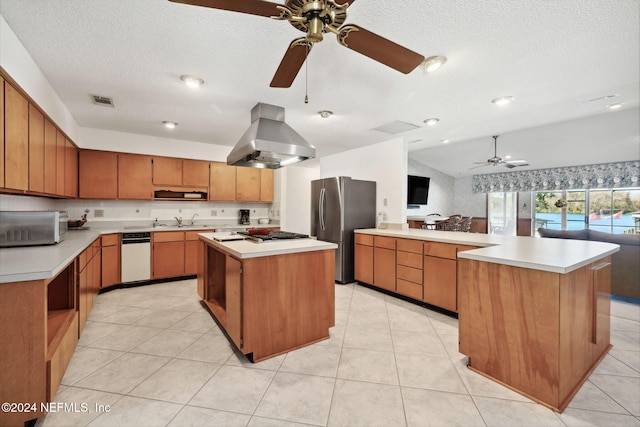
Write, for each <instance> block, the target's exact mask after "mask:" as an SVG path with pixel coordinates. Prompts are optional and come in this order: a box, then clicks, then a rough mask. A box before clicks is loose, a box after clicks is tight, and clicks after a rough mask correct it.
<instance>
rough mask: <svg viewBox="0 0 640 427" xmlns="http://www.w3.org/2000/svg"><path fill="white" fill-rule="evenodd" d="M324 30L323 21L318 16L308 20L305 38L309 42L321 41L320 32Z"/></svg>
mask: <svg viewBox="0 0 640 427" xmlns="http://www.w3.org/2000/svg"><path fill="white" fill-rule="evenodd" d="M323 31H324V22H322V19H320V18H318V17H314V18H312V19H310V20H309V31H308V32H307V40H309V41H310V42H311V43H319V42H321V41H322V32H323Z"/></svg>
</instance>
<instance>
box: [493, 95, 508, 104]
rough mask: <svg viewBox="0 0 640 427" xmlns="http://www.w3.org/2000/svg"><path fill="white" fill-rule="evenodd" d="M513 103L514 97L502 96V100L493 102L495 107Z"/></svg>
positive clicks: (496, 99) (498, 99)
mask: <svg viewBox="0 0 640 427" xmlns="http://www.w3.org/2000/svg"><path fill="white" fill-rule="evenodd" d="M511 101H513V96H501V97H500V98H495V99H492V100H491V102H492V103H493V104H495V105H507V104H509V103H510V102H511Z"/></svg>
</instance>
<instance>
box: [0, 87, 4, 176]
mask: <svg viewBox="0 0 640 427" xmlns="http://www.w3.org/2000/svg"><path fill="white" fill-rule="evenodd" d="M0 129H1V131H0V188H4V79H3V78H2V76H0Z"/></svg>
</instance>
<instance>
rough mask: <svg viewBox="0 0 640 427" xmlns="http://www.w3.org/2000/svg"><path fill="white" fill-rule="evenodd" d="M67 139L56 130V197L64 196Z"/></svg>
mask: <svg viewBox="0 0 640 427" xmlns="http://www.w3.org/2000/svg"><path fill="white" fill-rule="evenodd" d="M66 143H67V138H65V137H64V134H63V133H62V132H60V130H59V129H56V194H57V195H58V196H64V194H65V191H64V183H65V178H66V175H65V171H66V170H65V167H66V165H65V163H64V160H65V155H66V145H65V144H66Z"/></svg>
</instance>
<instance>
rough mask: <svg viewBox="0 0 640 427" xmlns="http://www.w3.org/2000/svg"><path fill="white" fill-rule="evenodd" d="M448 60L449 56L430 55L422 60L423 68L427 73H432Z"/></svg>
mask: <svg viewBox="0 0 640 427" xmlns="http://www.w3.org/2000/svg"><path fill="white" fill-rule="evenodd" d="M446 62H447V57H446V56H442V55H438V56H430V57H428V58H427V59H425V60H424V61H423V62H422V64H421V65H422V68H423V69H424V70H425V71H426V72H427V73H432V72H434V71H435V70H437V69H438V68H440V67H442V66H443V65H444V64H445V63H446Z"/></svg>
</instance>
